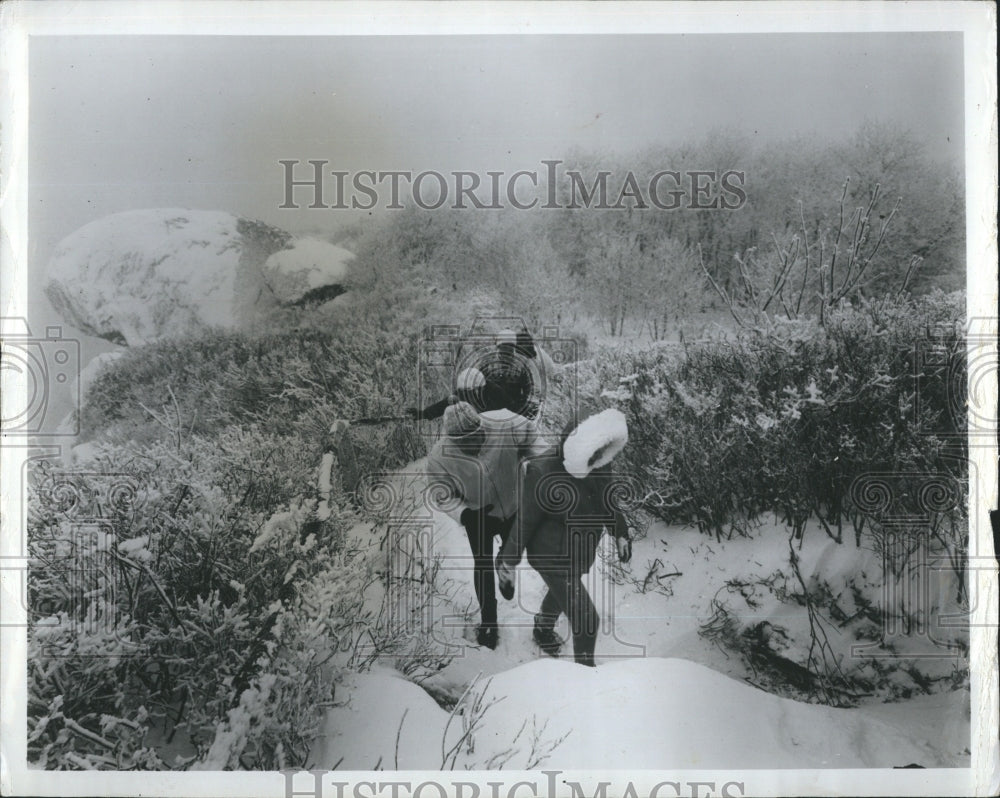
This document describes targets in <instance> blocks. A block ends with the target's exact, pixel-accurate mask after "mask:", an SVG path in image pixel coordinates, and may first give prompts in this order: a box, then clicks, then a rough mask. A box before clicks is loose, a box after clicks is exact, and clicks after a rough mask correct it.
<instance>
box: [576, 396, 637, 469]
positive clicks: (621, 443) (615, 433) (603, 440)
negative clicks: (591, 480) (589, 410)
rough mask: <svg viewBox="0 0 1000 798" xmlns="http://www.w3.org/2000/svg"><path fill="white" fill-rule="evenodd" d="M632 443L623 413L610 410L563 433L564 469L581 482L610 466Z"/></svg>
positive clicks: (587, 419) (591, 417)
mask: <svg viewBox="0 0 1000 798" xmlns="http://www.w3.org/2000/svg"><path fill="white" fill-rule="evenodd" d="M627 443H628V425H627V424H626V423H625V415H624V413H622V412H621V411H620V410H615V409H613V408H610V409H608V410H603V411H602V412H600V413H597V414H596V415H593V416H590V417H589V418H586V419H584V420H583V421H582V422H581V423H580V424H579V425H578V426H576V427H575V428H574V427H573V426H572V425H568V426H567V428H566V429H564V430H563V437H562V445H561V447H560V448H561V454H562V461H563V468H565V469H566V472H567V473H568V474H570V475H572V476H574V477H576V478H577V479H583V478H584V477H585V476H587V475H588V474H589V473H590V472H591V471H593V470H594V469H597V468H602V467H604V466H606V465H607V464H608V463H610V462H611V461H612V460H614V458H615V457H616V456H617V455H618V453H619V452H621V450H622V449H624V448H625V445H626V444H627Z"/></svg>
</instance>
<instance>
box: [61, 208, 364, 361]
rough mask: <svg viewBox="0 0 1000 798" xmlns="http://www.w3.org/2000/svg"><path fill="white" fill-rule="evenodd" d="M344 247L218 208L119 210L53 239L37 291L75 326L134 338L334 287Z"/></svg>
mask: <svg viewBox="0 0 1000 798" xmlns="http://www.w3.org/2000/svg"><path fill="white" fill-rule="evenodd" d="M275 256H277V257H275ZM349 256H350V253H349V252H347V251H346V250H344V249H342V248H340V247H334V246H332V245H329V244H325V243H324V242H322V241H318V240H316V239H305V240H303V241H301V242H297V241H295V240H294V239H293V237H292V236H291V235H290V234H289V233H287V232H285V231H283V230H280V229H278V228H276V227H271V226H270V225H266V224H264V223H262V222H258V221H252V220H249V219H244V218H241V217H237V216H233V215H232V214H229V213H224V212H222V211H202V210H182V209H153V210H137V211H126V212H124V213H118V214H114V215H112V216H107V217H105V218H103V219H98V220H97V221H95V222H91V223H90V224H87V225H85V226H84V227H81V228H80V229H79V230H77V231H76V232H74V233H72V234H71V235H69V236H68V237H67V238H65V239H64V240H63V241H62V242H61V243H60V244H59V245H58V247H57V248H56V251H55V253H54V255H53V257H52V260H51V262H50V264H49V272H48V282H47V284H46V286H45V293H46V295H47V296H48V298H49V301H50V302H51V303H52V305H53V307H55V309H56V310H57V311H58V312H59V313H60V315H62V317H63V318H64V319H65V320H66V321H67V322H68V323H69V324H72V325H73V326H74V327H76V328H77V329H79V330H81V331H83V332H85V333H87V334H89V335H95V336H98V337H100V338H105V339H107V340H109V341H113V342H115V343H119V344H125V345H135V344H141V343H145V342H149V341H154V340H157V339H159V338H163V337H169V336H177V335H184V334H189V333H191V332H192V331H193V330H197V329H199V328H202V327H207V326H218V327H227V328H228V327H236V326H243V325H247V324H252V323H253V322H254V321H256V320H257V319H259V318H260V317H261V316H262V315H264V314H266V313H267V311H268V310H269V309H273V308H274V307H276V306H279V305H285V304H294V303H296V302H299V301H301V300H303V299H305V298H307V297H308V296H309V295H316V294H317V292H319V293H320V294H322V291H323V290H324V289H327V288H329V287H331V286H337V287H338V288H337V289H334V290H333V293H334V295H335V293H336V291H337V290H339V285H340V283H341V282H342V281H343V277H344V274H345V269H346V263H347V261H348V260H350V257H349ZM319 298H323V297H322V296H320V297H319Z"/></svg>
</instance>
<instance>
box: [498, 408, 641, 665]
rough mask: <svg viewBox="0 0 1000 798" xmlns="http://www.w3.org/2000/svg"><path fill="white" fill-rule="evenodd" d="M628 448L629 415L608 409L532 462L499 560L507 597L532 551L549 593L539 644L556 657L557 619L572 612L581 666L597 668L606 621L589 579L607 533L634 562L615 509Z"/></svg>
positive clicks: (538, 619)
mask: <svg viewBox="0 0 1000 798" xmlns="http://www.w3.org/2000/svg"><path fill="white" fill-rule="evenodd" d="M627 442H628V428H627V427H626V424H625V416H624V415H622V413H621V412H620V411H618V410H605V411H604V412H602V413H598V414H597V415H595V416H591V417H590V418H588V419H586V420H585V421H584V422H583V423H582V424H580V425H579V426H578V427H576V428H575V429H573V427H572V425H569V426H567V428H566V430H564V433H563V437H562V441H561V442H560V444H559V446H555V447H552V448H551V449H549V450H548V451H547V452H545V453H544V454H543V455H541V456H540V457H536V458H532V459H531V460H529V461H528V462H527V463H525V465H524V469H523V482H522V484H521V510H520V513H519V519H518V522H517V524H516V525H515V530H514V533H513V534H511V535H510V537H508V538H507V542H506V543H505V544H504V546H503V549H502V550H501V552H500V556H499V557H498V558H497V570H498V574H499V578H500V585H501V589H502V590H504V591H505V595H506V594H507V593H506V591H509V589H510V588H511V587H513V579H514V571H513V569H514V567H515V566H517V564H518V563H519V562H520V561H521V554H522V552H523V551H525V550H527V552H528V562H529V564H530V565H531V566H532V567H533V568H534V569H535V570H536V571H537V572H538V574H539V575H540V576H541V577H542V579H543V580H544V582H545V585H546V587H547V588H548V591H547V592H546V594H545V597H544V598H543V599H542V606H541V608H540V609H539V611H538V613H537V614H536V615H535V622H534V631H533V636H534V639H535V642H537V643H538V645H539V646H540V647H541V649H542V650H543V651H544V652H545V653H547V654H551V655H553V656H554V655H555V654H556V653H557V652H558V650H559V647H560V646H561V645H562V642H563V641H562V640H560V639H559V637H558V636H557V635H556V633H555V625H556V621H557V620H558V619H559V615H560V614H565V615H566V617H567V618H568V619H569V622H570V628H571V630H572V634H573V655H574V658H575V660H576V661H577V662H579V663H580V664H582V665H590V666H592V665H594V648H595V645H596V642H597V624H598V621H599V618H598V615H597V608H596V607H595V606H594V602H593V601H592V600H591V598H590V594H589V593H588V592H587V588H586V587H585V586H584V584H583V581H582V580H583V577H584V576H586V574H587V573H588V572H589V571H590V569H591V567H592V566H593V565H594V560H595V559H596V556H597V547H598V545H599V544H600V540H601V535H602V534H603V533H604V530H605V528H607V529H608V530H610V532H611V534H612V535H613V537H614V539H615V544H616V547H617V549H618V556H619V558H620V559H621V561H622V562H628V560H629V559H630V558H631V556H632V543H631V540H630V538H629V532H628V525H627V523H626V521H625V517H624V515H623V514H622V513H621V511H620V510H619V509H618V508H617V507H615V506H614V503H613V494H614V490H613V489H614V486H615V484H616V482H617V479H616V477H615V475H614V474H613V473H612V471H611V468H610V463H611V461H612V460H613V459H614V458H615V456H616V455H617V454H618V453H619V452H620V451H621V450H622V449H623V448H624V447H625V444H626V443H627Z"/></svg>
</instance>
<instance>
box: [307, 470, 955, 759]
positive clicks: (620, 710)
mask: <svg viewBox="0 0 1000 798" xmlns="http://www.w3.org/2000/svg"><path fill="white" fill-rule="evenodd" d="M420 465H421V464H419V463H417V464H414V466H412V467H411V473H414V474H415V473H418V472H419V468H420ZM411 487H412V488H416V489H418V490H419V487H420V480H419V478H415V479H413V480H412V482H411ZM422 512H424V513H425V517H424V518H422V519H421V520H420V523H418V524H417V525H416V526H415V527H414V528H420V529H422V530H423V532H422V533H421V534H422V535H423V537H422V538H421V541H422V542H421V544H420V547H421V556H423V557H428V556H430V557H435V558H440V562H441V567H442V569H443V570H442V571H441V572H440V573H439V576H438V581H439V585H440V586H441V587H442V588H443V589H444V593H445V596H446V597H442V598H440V599H439V600H438V602H437V603H436V604H435V605H434V608H433V612H432V613H430V614H429V615H427V616H425V617H424V619H423V623H424V624H425V628H424V630H423V633H424V635H425V637H426V639H427V640H428V641H430V642H431V650H432V651H437V652H438V653H439V654H440V655H441V656H442V658H446V661H447V664H446V666H445V667H443V668H442V669H441V670H439V671H437V672H436V673H433V674H432V675H430V676H426V675H422V676H421V680H420V681H421V684H420V685H417V684H414V683H413V682H411V681H407V680H405V679H403V678H402V677H401V675H400V674H399V672H398V671H396V670H393V668H392V666H393V665H394V664H395V665H397V666H398V665H399V663H398V662H395V663H394V662H392V661H386V662H384V663H383V664H382V666H380V667H378V668H377V669H375V670H374V671H373V672H371V673H367V674H359V675H356V676H354V677H352V679H351V681H350V682H348V683H346V684H344V685H341V686H340V687H339V688H338V691H337V696H338V699H343V700H344V704H343V705H342V706H339V707H336V708H333V709H332V710H330V711H329V713H328V715H327V717H326V720H325V724H324V733H323V735H322V737H321V738H320V739H319V740H317V742H316V746H315V749H314V753H313V762H312V765H313V766H315V767H320V768H332V767H333V766H334V765H337V766H338V767H339V768H340V769H342V770H349V769H370V768H374V767H376V765H377V766H378V767H380V768H382V769H397V768H399V769H438V768H459V769H462V768H474V769H495V768H498V767H501V766H502V767H504V768H507V769H510V768H527V769H531V768H535V767H538V766H552V767H560V768H566V769H569V768H573V767H586V768H597V769H601V768H604V769H620V768H623V767H627V768H669V767H705V768H716V767H717V768H732V767H757V768H782V767H893V766H901V765H908V764H911V763H916V764H919V765H923V766H925V767H948V766H963V767H967V766H968V764H969V755H968V745H969V734H970V727H969V693H968V690H967V689H959V690H942V691H940V692H936V693H935V694H933V695H918V696H917V697H915V698H911V699H909V700H906V701H902V702H896V703H881V700H880V697H879V696H872V697H871V698H869V699H868V702H869V703H864V702H862V703H863V705H862V706H858V707H855V708H847V709H840V708H834V707H828V706H823V705H818V704H810V703H805V702H802V701H793V700H790V699H787V698H781V697H779V696H776V695H773V694H771V693H768V692H765V691H764V690H761V689H758V688H757V687H754V686H752V685H751V684H748V683H747V682H748V681H749V682H754V681H755V679H754V676H755V674H754V673H753V672H752V671H751V670H750V669H749V668H748V666H747V665H746V664H745V662H744V661H743V659H742V658H741V657H740V656H738V655H737V654H735V653H734V652H732V651H731V650H730V651H726V650H725V649H724V647H723V646H721V645H717V644H716V643H714V642H713V641H711V640H709V639H707V638H706V637H704V636H701V635H699V634H698V630H699V628H700V627H701V626H702V624H704V623H705V622H706V620H708V619H709V618H710V617H711V616H712V611H713V610H712V606H713V605H712V600H713V598H716V599H721V600H722V601H724V602H725V603H727V604H728V605H729V606H730V608H731V609H732V610H733V612H734V613H736V615H737V616H739V619H740V620H741V622H745V623H751V622H753V623H756V622H759V621H761V620H768V621H769V622H771V623H773V624H774V625H775V626H781V627H782V628H785V629H787V630H789V633H790V635H791V637H792V639H793V640H799V639H800V636H801V634H802V632H803V629H804V628H807V626H808V620H807V616H806V611H805V609H804V608H802V607H799V606H797V605H794V604H793V605H788V604H783V603H781V602H779V601H778V600H776V599H775V598H774V596H773V595H772V594H770V593H767V592H761V591H760V590H757V592H755V593H753V594H752V596H751V598H753V600H754V604H755V605H756V606H751V605H749V604H748V603H747V602H746V601H745V599H744V597H743V596H742V595H740V594H739V593H735V594H734V593H733V592H732V591H731V590H730V589H729V588H727V586H726V582H727V580H732V579H734V578H737V579H740V580H743V581H748V582H749V581H753V580H754V579H757V578H766V577H769V576H771V575H773V574H774V573H775V572H776V571H779V570H780V569H781V568H783V567H784V568H785V569H786V570H787V565H788V544H787V538H786V537H785V536H784V535H782V534H765V533H766V532H767V530H761V532H760V534H758V535H757V536H756V537H754V538H752V539H749V538H734V539H733V540H723V541H721V542H717V541H715V540H714V539H711V538H708V537H706V536H704V535H701V534H699V533H698V532H697V531H696V530H692V529H683V528H678V527H666V526H664V525H654V526H653V527H651V528H650V529H649V530H648V532H647V534H646V535H645V537H643V538H641V539H639V540H637V541H636V543H635V547H634V554H633V558H632V562H631V564H630V567H629V569H628V570H627V571H625V572H624V574H623V573H621V572H619V573H618V577H617V578H613V572H614V569H612V568H611V567H610V566H609V564H608V563H607V562H603V561H602V560H603V558H601V557H599V558H598V562H597V564H595V567H594V571H593V572H592V573H591V575H590V584H589V585H588V589H589V590H590V593H591V595H592V597H593V598H594V601H595V603H596V604H597V606H598V610H599V612H600V615H601V629H600V633H599V637H598V642H597V662H598V667H597V668H596V669H588V668H584V667H581V666H578V665H576V664H574V663H573V662H572V659H571V656H572V645H571V643H567V644H566V646H565V647H564V654H566V655H567V658H564V659H561V660H559V661H556V660H553V659H551V658H548V657H546V656H545V655H543V654H541V653H540V652H539V650H538V649H537V648H536V647H535V645H534V644H533V643H532V641H531V621H532V615H533V613H534V612H535V610H536V609H537V607H538V606H539V603H540V601H541V597H542V593H543V585H542V582H541V580H540V579H539V578H538V576H537V575H536V574H535V573H534V572H533V571H532V570H531V569H530V567H528V566H527V564H526V562H523V563H522V566H521V568H520V569H519V571H518V584H517V591H516V594H515V598H514V600H513V601H511V602H505V601H503V600H501V601H500V623H501V626H502V628H501V635H500V645H499V646H498V648H497V650H496V651H490V650H488V649H485V648H480V647H478V646H476V645H475V644H474V642H471V641H472V640H473V635H472V626H473V622H474V617H473V614H472V613H471V612H470V608H472V607H474V595H473V592H472V585H471V578H470V571H469V567H470V564H471V563H470V558H469V554H468V544H467V542H466V539H465V534H464V532H463V531H462V529H461V528H460V527H459V526H458V525H456V524H455V523H454V522H453V521H451V520H450V519H449V518H447V517H446V516H443V515H440V514H438V513H433V512H430V511H422ZM771 531H772V532H775V533H776V532H778V530H771ZM605 547H606V551H610V546H609V544H608V541H607V538H605ZM800 557H801V568H802V571H803V573H804V574H806V575H807V578H808V575H812V574H817V575H818V576H820V577H821V578H824V579H826V578H829V579H830V580H831V582H834V581H836V580H835V579H834V577H835V576H836V575H837V574H838V573H839V574H852V575H854V577H852V578H855V577H856V580H857V582H858V583H859V584H863V583H864V580H869V581H871V580H875V581H877V579H878V578H879V575H878V568H877V565H878V563H877V562H876V561H875V559H874V555H873V554H872V553H871V552H867V551H865V550H864V549H857V548H855V546H854V544H853V542H850V541H848V542H846V543H844V544H841V545H838V544H836V543H834V542H833V541H831V540H829V539H828V538H827V537H826V536H825V535H824V533H823V532H822V531H820V530H818V529H810V530H808V531H807V534H806V537H805V542H804V545H803V547H802V549H801V552H800ZM622 576H624V577H625V578H624V579H622ZM944 592H946V591H944ZM842 601H843V602H845V603H846V604H849V603H850V601H849V598H847V597H844V598H843V599H842ZM848 609H849V607H848ZM562 624H563V628H562V630H561V631H562V634H563V636H564V637H566V636H567V634H568V629H567V628H566V621H565V619H563V620H562ZM830 634H831V637H832V638H833V639H832V641H831V644H832V645H833V646H834V647H835V648H836V649H837V650H840V651H843V652H849V651H850V645H852V644H855V643H857V641H856V640H854V638H853V637H850V639H845V640H838V639H837V636H838V632H837V630H836V629H835V628H832V629H831V630H830ZM842 634H843V633H842ZM930 651H937V653H938V654H939V656H938V657H937V658H927V659H924V660H921V664H920V667H921V668H922V669H923V670H924V671H930V672H934V669H935V668H936V669H937V670H938V671H940V672H941V674H945V673H947V672H950V670H951V669H953V668H954V667H955V658H954V656H952V655H950V654H948V653H947V652H945V654H943V655H942V654H941V651H940V649H937V648H936V647H935V646H934V645H933V642H932V643H929V644H926V645H925V646H924V650H923V653H929V652H930ZM918 676H920V674H918ZM899 678H903V679H905V678H909V676H907V675H906V673H905V672H904V671H900V675H899ZM758 681H759V680H758ZM470 684H471V685H472V687H471V689H469V690H468V694H466V690H467V688H469V686H470ZM917 692H919V691H917V690H914V693H917ZM463 694H466V696H465V700H464V701H462V702H461V704H460V707H461V713H462V714H461V716H460V715H459V712H457V711H456V712H455V713H453V714H452V715H451V717H450V722H449V709H450V708H451V707H452V706H454V705H455V703H456V702H458V701H459V699H460V698H461V697H462V696H463ZM477 699H478V701H479V712H477V711H476V710H475V703H476V701H477ZM442 707H446V708H442ZM478 715H481V716H480V717H478V719H476V718H477V716H478ZM470 725H471V726H472V729H471V731H470V730H469V726H470ZM338 763H339V764H338Z"/></svg>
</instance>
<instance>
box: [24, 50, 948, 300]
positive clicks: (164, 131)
mask: <svg viewBox="0 0 1000 798" xmlns="http://www.w3.org/2000/svg"><path fill="white" fill-rule="evenodd" d="M30 70H31V71H30V162H29V204H30V212H29V225H30V252H29V264H30V268H31V270H32V273H38V270H44V266H45V263H46V262H47V260H48V257H49V256H50V254H51V252H52V248H53V247H54V246H55V244H56V243H57V242H58V241H59V240H60V239H62V238H63V237H64V236H66V235H68V234H69V233H71V232H73V230H75V229H76V228H78V227H79V226H81V225H83V224H86V223H87V222H89V221H92V220H94V219H97V218H100V217H102V216H105V215H107V214H110V213H114V212H117V211H122V210H128V209H133V208H146V207H177V206H180V207H192V208H207V209H220V210H227V211H231V212H234V213H237V214H243V215H248V216H252V217H256V218H261V219H264V220H266V221H269V222H271V223H274V224H277V225H279V226H281V227H284V228H286V229H290V230H293V231H295V230H301V229H306V228H321V227H322V228H330V229H334V228H336V227H337V226H339V225H340V224H341V223H342V222H343V220H344V217H343V216H342V215H341V216H338V213H339V214H343V213H345V212H343V211H340V212H338V211H335V210H313V211H309V210H301V211H292V210H280V209H279V208H278V205H279V204H280V203H281V202H282V199H283V183H282V170H281V167H280V166H279V164H278V160H279V159H282V158H286V159H287V158H298V159H302V160H303V161H305V160H306V159H309V158H323V159H328V160H329V161H331V168H333V167H334V166H336V167H337V168H341V169H344V170H348V171H357V170H360V169H374V170H390V169H404V170H406V169H412V170H415V171H416V170H420V169H436V170H439V171H442V172H444V171H448V170H452V169H469V170H473V171H477V172H479V173H485V171H486V170H491V169H492V170H508V171H513V170H516V169H520V168H526V169H537V168H539V161H540V160H541V159H543V158H560V157H564V156H565V155H567V154H569V152H570V151H572V150H581V149H582V150H598V151H612V150H613V151H618V152H621V153H625V154H628V153H631V152H635V151H638V150H640V149H641V148H643V147H645V146H648V145H652V144H671V143H677V142H681V141H685V140H696V139H698V137H699V136H704V135H706V134H707V133H709V132H710V131H712V130H713V129H718V128H720V127H728V128H734V129H738V130H742V131H745V132H747V133H748V134H751V135H753V136H755V137H758V140H761V141H766V140H771V139H775V138H783V137H788V136H792V135H796V134H803V133H804V134H809V135H812V136H819V137H824V138H829V139H831V140H837V139H843V138H845V137H847V136H849V135H850V134H851V133H852V132H853V131H854V130H856V129H857V127H858V126H859V125H860V124H861V123H862V122H863V121H865V120H877V121H883V122H891V123H898V124H900V125H902V126H904V127H907V128H909V129H911V131H912V132H913V133H914V134H915V135H916V136H917V137H918V138H920V139H921V140H922V141H924V142H925V143H926V144H927V145H928V148H929V151H930V152H931V153H933V154H937V155H940V156H942V157H955V158H959V157H961V152H962V136H963V114H962V89H963V76H962V40H961V34H957V33H956V34H938V33H929V34H925V33H915V34H914V33H890V34H758V35H740V34H727V35H701V36H699V35H685V36H681V35H674V36H665V35H649V36H644V35H629V36H623V35H616V36H589V37H588V36H572V35H563V36H537V37H530V36H502V37H501V36H493V37H487V36H459V37H422V36H421V37H416V36H413V37H407V36H393V37H387V36H386V37H350V38H344V37H338V38H318V37H317V38H301V37H297V38H292V37H266V38H248V37H207V36H200V37H186V38H178V37H167V36H165V37H148V36H141V37H140V36H128V37H125V36H118V37H98V36H87V37H34V38H32V40H31V44H30ZM712 166H713V165H708V166H707V167H706V168H712ZM36 286H37V281H36ZM32 293H33V294H35V291H32Z"/></svg>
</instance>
